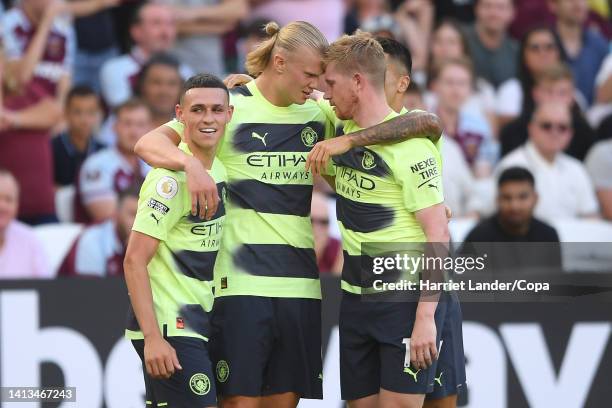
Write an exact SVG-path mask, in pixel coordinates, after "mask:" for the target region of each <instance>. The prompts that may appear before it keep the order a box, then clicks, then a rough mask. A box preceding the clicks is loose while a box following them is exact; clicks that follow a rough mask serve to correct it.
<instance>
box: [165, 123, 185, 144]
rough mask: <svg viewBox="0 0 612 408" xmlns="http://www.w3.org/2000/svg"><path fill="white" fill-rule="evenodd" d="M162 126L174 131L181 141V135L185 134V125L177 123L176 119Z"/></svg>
mask: <svg viewBox="0 0 612 408" xmlns="http://www.w3.org/2000/svg"><path fill="white" fill-rule="evenodd" d="M164 126H168V127H169V128H170V129H172V130H174V131H175V132H176V133H177V134H178V135H179V136H180V137H181V140H183V133H184V132H185V125H184V124H183V123H181V122H179V121H178V120H177V119H172V120H171V121H170V122H167V123H164Z"/></svg>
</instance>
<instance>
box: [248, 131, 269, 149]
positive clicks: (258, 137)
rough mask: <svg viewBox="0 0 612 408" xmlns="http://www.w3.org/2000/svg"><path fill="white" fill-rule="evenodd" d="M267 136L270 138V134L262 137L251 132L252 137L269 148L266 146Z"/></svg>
mask: <svg viewBox="0 0 612 408" xmlns="http://www.w3.org/2000/svg"><path fill="white" fill-rule="evenodd" d="M266 136H268V132H266V133H265V134H264V135H263V136H260V135H259V134H257V133H256V132H251V137H254V138H255V139H259V140H261V143H263V145H264V146H266V147H268V145H267V144H266Z"/></svg>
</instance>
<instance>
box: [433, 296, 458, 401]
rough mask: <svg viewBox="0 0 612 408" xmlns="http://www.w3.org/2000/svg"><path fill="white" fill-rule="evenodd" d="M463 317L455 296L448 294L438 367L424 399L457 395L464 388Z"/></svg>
mask: <svg viewBox="0 0 612 408" xmlns="http://www.w3.org/2000/svg"><path fill="white" fill-rule="evenodd" d="M462 322H463V317H462V315H461V306H460V304H459V300H458V299H457V295H456V294H454V293H452V294H448V306H447V308H446V318H445V319H444V325H443V327H442V335H441V345H440V349H439V350H438V353H439V356H438V366H437V367H436V375H435V377H434V389H433V391H432V392H430V393H428V394H427V396H426V398H427V399H428V400H429V399H438V398H444V397H447V396H449V395H454V394H458V393H459V392H461V391H462V390H463V388H464V387H465V382H466V377H465V355H464V353H463V330H462V327H461V326H462Z"/></svg>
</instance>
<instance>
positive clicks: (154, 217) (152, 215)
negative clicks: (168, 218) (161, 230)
mask: <svg viewBox="0 0 612 408" xmlns="http://www.w3.org/2000/svg"><path fill="white" fill-rule="evenodd" d="M151 217H152V218H153V219H154V220H155V222H156V223H157V225H159V221H161V220H160V219H158V218H157V217H156V216H155V214H151Z"/></svg>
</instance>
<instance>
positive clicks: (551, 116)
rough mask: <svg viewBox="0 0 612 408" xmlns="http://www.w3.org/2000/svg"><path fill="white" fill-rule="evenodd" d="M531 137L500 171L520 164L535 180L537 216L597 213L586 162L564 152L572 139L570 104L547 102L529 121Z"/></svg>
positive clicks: (583, 215) (550, 216)
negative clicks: (585, 165)
mask: <svg viewBox="0 0 612 408" xmlns="http://www.w3.org/2000/svg"><path fill="white" fill-rule="evenodd" d="M528 130H529V139H528V141H527V143H525V144H524V145H523V146H521V147H519V148H517V149H515V150H513V151H512V152H510V154H508V155H507V156H506V157H505V158H504V159H503V160H502V161H501V162H500V163H499V167H498V171H500V172H501V171H503V170H504V169H506V168H508V167H513V166H520V167H525V168H527V169H529V170H530V171H531V172H532V173H533V175H534V177H535V179H536V191H537V192H538V197H539V199H538V204H537V206H536V209H535V215H536V216H537V217H539V218H541V219H544V220H558V219H562V218H574V217H586V216H595V215H597V212H598V206H597V198H596V197H595V190H594V188H593V185H592V183H591V180H590V179H589V176H588V174H587V171H586V168H585V167H584V165H583V164H582V163H581V162H580V161H578V160H576V159H575V158H573V157H570V156H568V155H567V154H565V153H563V151H564V150H565V149H566V148H567V146H568V145H569V143H570V140H571V138H572V122H571V113H570V109H569V108H568V106H567V104H563V103H559V102H544V103H542V104H540V105H538V106H537V107H536V110H535V112H534V114H533V116H532V118H531V121H530V122H529V126H528Z"/></svg>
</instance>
